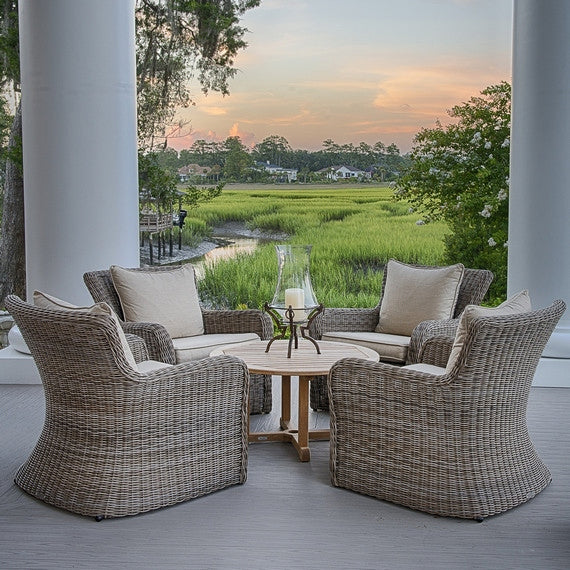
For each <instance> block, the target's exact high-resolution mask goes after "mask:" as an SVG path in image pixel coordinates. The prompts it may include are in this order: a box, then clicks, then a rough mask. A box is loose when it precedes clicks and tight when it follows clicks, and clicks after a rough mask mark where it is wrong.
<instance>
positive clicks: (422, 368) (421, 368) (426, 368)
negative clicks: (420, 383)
mask: <svg viewBox="0 0 570 570" xmlns="http://www.w3.org/2000/svg"><path fill="white" fill-rule="evenodd" d="M404 369H406V370H415V371H416V372H426V373H427V374H433V375H435V376H441V375H442V374H445V373H446V370H445V368H442V367H441V366H434V365H433V364H425V363H423V362H419V363H418V364H409V365H408V366H402V370H404Z"/></svg>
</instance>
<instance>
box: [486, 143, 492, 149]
mask: <svg viewBox="0 0 570 570" xmlns="http://www.w3.org/2000/svg"><path fill="white" fill-rule="evenodd" d="M485 148H486V149H487V150H489V149H490V148H491V141H485Z"/></svg>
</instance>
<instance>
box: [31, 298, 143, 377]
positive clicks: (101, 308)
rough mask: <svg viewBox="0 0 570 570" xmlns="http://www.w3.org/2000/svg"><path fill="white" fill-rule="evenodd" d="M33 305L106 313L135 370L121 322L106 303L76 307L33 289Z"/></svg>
mask: <svg viewBox="0 0 570 570" xmlns="http://www.w3.org/2000/svg"><path fill="white" fill-rule="evenodd" d="M34 305H35V306H36V307H40V308H41V309H56V310H59V311H61V310H65V311H83V312H85V313H91V314H93V315H108V316H109V317H111V318H112V320H113V323H114V324H115V327H116V328H117V334H118V335H119V339H120V341H121V346H122V347H123V352H124V353H125V358H126V359H127V362H128V363H129V365H130V366H131V367H132V368H133V370H135V371H136V370H137V363H136V361H135V357H134V356H133V353H132V351H131V347H130V346H129V343H128V342H127V337H126V336H125V333H124V331H123V328H122V327H121V323H120V322H119V318H118V317H117V315H116V314H115V311H113V309H111V307H110V306H109V305H107V303H95V305H91V306H90V307H78V306H77V305H72V304H71V303H68V302H67V301H62V300H61V299H58V298H57V297H52V296H51V295H48V294H47V293H42V292H41V291H34Z"/></svg>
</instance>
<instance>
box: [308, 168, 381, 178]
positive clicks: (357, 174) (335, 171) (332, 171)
mask: <svg viewBox="0 0 570 570" xmlns="http://www.w3.org/2000/svg"><path fill="white" fill-rule="evenodd" d="M317 172H318V173H319V174H322V175H323V176H326V177H327V178H329V179H330V180H347V179H349V178H370V172H366V171H364V170H360V168H354V167H353V166H344V165H341V166H329V167H328V168H321V170H318V171H317Z"/></svg>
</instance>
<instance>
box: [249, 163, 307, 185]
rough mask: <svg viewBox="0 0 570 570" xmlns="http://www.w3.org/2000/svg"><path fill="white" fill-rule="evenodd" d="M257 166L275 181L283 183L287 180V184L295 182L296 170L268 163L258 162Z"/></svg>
mask: <svg viewBox="0 0 570 570" xmlns="http://www.w3.org/2000/svg"><path fill="white" fill-rule="evenodd" d="M257 166H258V167H260V168H263V169H264V170H265V171H266V172H269V174H270V175H271V176H273V177H274V178H276V179H277V181H285V179H287V182H296V181H297V173H298V170H297V169H296V168H282V167H281V166H277V165H276V164H270V163H269V162H258V163H257Z"/></svg>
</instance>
